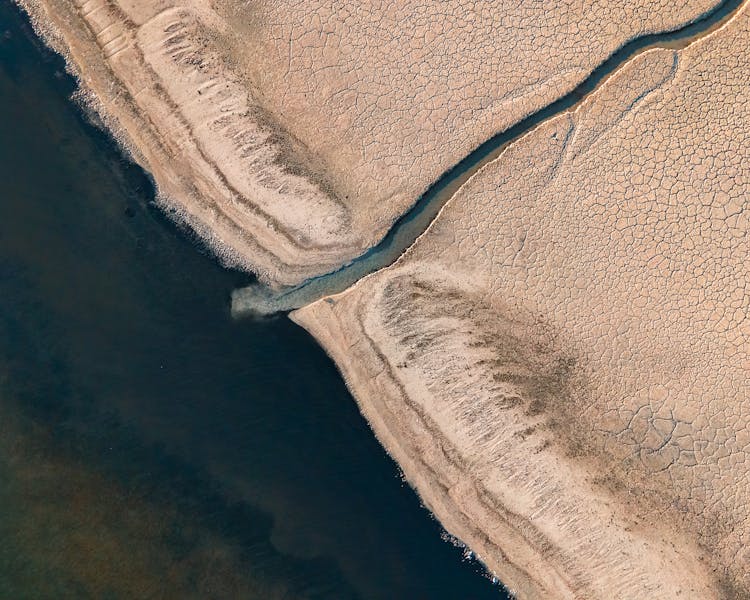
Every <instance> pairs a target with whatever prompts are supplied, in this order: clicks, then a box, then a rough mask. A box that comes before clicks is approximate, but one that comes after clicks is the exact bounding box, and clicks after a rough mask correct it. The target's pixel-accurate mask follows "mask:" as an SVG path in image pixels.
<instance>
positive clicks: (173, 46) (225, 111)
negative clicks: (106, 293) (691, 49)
mask: <svg viewBox="0 0 750 600" xmlns="http://www.w3.org/2000/svg"><path fill="white" fill-rule="evenodd" d="M20 1H21V2H22V3H23V4H24V5H25V6H26V7H27V8H28V9H29V11H30V12H31V13H32V15H33V16H34V17H35V19H36V22H37V25H38V28H39V29H41V30H42V31H46V32H47V37H48V39H50V40H52V43H53V44H54V45H55V46H56V47H57V48H59V49H61V50H62V51H64V52H66V53H67V55H68V56H69V58H70V59H71V62H72V63H74V64H75V65H76V66H77V67H78V69H79V71H80V73H81V74H82V80H83V82H84V83H85V86H86V88H87V89H88V91H89V92H91V93H92V96H94V97H95V99H96V100H95V102H96V104H98V108H99V110H100V112H102V113H103V114H104V115H105V117H106V119H107V121H108V122H109V124H110V126H111V127H112V128H113V129H114V130H115V131H116V132H117V134H118V136H119V137H120V138H121V139H123V140H124V141H125V142H126V143H127V144H128V145H129V147H130V149H131V150H132V152H133V154H134V156H135V157H136V158H137V159H138V160H139V161H140V162H141V163H142V164H143V165H144V166H145V167H146V168H147V169H148V170H149V171H150V172H151V173H152V174H153V175H154V178H155V180H156V182H157V184H158V187H159V190H160V192H161V193H162V196H163V200H164V202H165V203H166V204H167V205H168V206H170V207H171V209H172V210H173V211H175V213H176V214H177V215H178V216H179V217H180V218H182V219H184V220H185V221H186V222H188V223H190V224H191V225H192V226H193V227H194V228H195V230H196V231H198V232H199V233H200V234H201V235H202V236H204V238H206V239H207V240H208V241H209V243H210V244H212V245H213V246H214V248H215V249H216V250H217V252H218V253H219V254H220V255H222V256H223V257H224V259H225V260H226V261H227V262H229V263H234V264H239V265H242V266H245V267H248V268H250V269H251V270H253V271H254V272H256V273H257V274H258V275H259V277H260V278H261V279H262V280H263V281H264V282H265V283H268V284H272V285H294V284H298V283H300V282H301V281H303V280H305V279H307V278H310V277H312V276H315V275H319V274H322V273H325V272H329V271H331V270H333V269H335V268H337V267H339V266H340V265H342V264H344V263H346V262H347V261H349V260H351V259H352V258H354V257H356V256H358V255H359V254H361V253H362V252H364V251H365V250H366V249H367V248H369V247H371V246H372V245H373V244H375V243H376V242H377V241H379V240H380V239H381V238H382V237H383V235H384V234H385V233H386V231H387V230H388V228H389V227H390V225H392V223H393V222H394V220H395V219H396V218H397V217H398V216H399V215H401V214H402V213H403V212H404V211H405V210H406V209H407V208H408V207H409V206H411V205H412V204H413V203H414V202H415V201H416V199H417V197H418V196H419V195H420V194H421V193H422V192H423V191H424V190H425V189H426V188H427V187H428V186H429V184H430V183H431V182H433V181H434V180H435V179H437V178H438V177H439V176H440V175H441V173H443V172H444V171H446V170H447V169H448V168H450V167H451V166H452V165H454V164H455V163H457V162H458V161H459V160H460V159H461V158H462V157H463V156H465V155H466V154H467V153H468V152H470V151H471V150H472V149H474V148H475V147H476V146H478V145H479V144H480V143H482V142H483V141H485V140H486V139H488V138H489V137H491V136H492V135H493V134H494V133H497V132H499V131H502V130H504V129H506V128H507V127H509V126H510V125H512V124H514V123H516V122H517V121H519V120H520V119H522V118H523V117H525V116H527V115H528V114H530V113H532V112H534V111H535V110H537V109H539V108H541V107H543V106H545V105H547V104H549V103H550V102H551V101H553V100H554V99H556V98H558V97H560V96H563V95H564V94H565V93H566V92H568V91H570V90H571V89H573V88H574V87H575V86H576V84H578V83H580V82H581V80H583V79H584V78H585V77H586V76H587V75H588V74H589V73H590V72H591V71H592V70H593V69H594V68H595V67H596V66H597V65H598V64H600V63H601V62H602V61H603V60H604V59H606V57H607V56H609V55H610V54H611V53H612V52H613V51H615V50H616V49H617V48H618V47H620V46H622V45H623V44H624V43H626V42H627V41H628V40H630V39H633V38H635V37H638V36H640V35H643V34H646V33H653V32H660V31H665V30H671V29H674V28H677V27H680V26H681V25H684V24H685V23H687V22H689V21H691V20H693V19H695V18H697V17H699V16H700V15H702V14H704V13H705V12H706V11H708V10H709V9H711V8H713V7H714V6H715V5H716V4H718V0H690V1H685V2H679V3H677V4H675V3H673V2H668V1H666V0H661V1H654V0H637V1H634V2H628V3H610V2H603V1H601V0H575V1H573V2H558V1H556V2H552V3H550V2H546V3H520V2H508V1H500V0H496V1H494V2H491V1H486V0H485V1H475V2H468V3H467V2H459V1H457V0H451V1H449V2H436V1H425V0H420V1H418V2H410V3H399V2H373V1H367V2H358V3H338V2H330V1H324V0H306V1H305V2H299V1H298V2H290V1H285V2H265V1H257V2H244V1H239V0H219V1H213V2H210V1H209V0H184V1H181V2H179V1H172V0H20Z"/></svg>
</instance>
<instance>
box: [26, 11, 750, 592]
mask: <svg viewBox="0 0 750 600" xmlns="http://www.w3.org/2000/svg"><path fill="white" fill-rule="evenodd" d="M24 4H25V6H26V8H27V10H28V11H29V12H30V14H31V15H32V17H33V18H34V20H35V23H36V26H37V28H38V30H39V31H40V32H42V33H43V35H45V37H46V38H47V40H48V41H49V42H50V43H51V44H52V45H53V46H55V47H56V48H57V49H58V50H59V51H61V52H63V53H64V54H66V56H67V57H68V58H69V61H70V64H71V68H73V69H74V70H76V72H77V73H78V75H79V77H80V79H81V81H82V85H83V89H84V91H85V93H86V94H88V98H89V101H90V102H91V103H92V105H93V106H94V107H95V108H96V109H97V110H98V111H99V112H100V114H101V115H102V116H103V118H104V120H105V122H106V123H107V124H108V126H109V127H110V128H111V129H112V130H113V131H114V132H115V134H116V135H117V136H118V138H119V139H120V140H121V141H122V143H123V144H124V145H126V147H127V148H128V149H129V150H130V152H131V153H132V154H133V156H134V157H135V159H136V160H138V161H139V162H140V163H141V164H142V165H143V166H144V167H145V168H146V169H148V170H149V172H150V173H152V174H153V176H154V179H155V181H156V183H157V185H158V188H159V192H160V196H161V201H162V202H163V204H164V205H165V207H166V208H168V209H169V210H170V211H172V212H173V213H174V214H175V216H176V218H179V219H181V220H183V221H185V222H186V223H188V224H189V225H190V226H191V227H193V228H194V229H195V231H197V232H198V233H199V234H200V235H201V236H203V238H204V239H205V240H206V241H207V242H208V243H209V244H211V245H212V246H213V248H214V249H215V250H216V252H217V254H219V255H220V256H221V257H222V259H223V260H225V261H226V262H227V263H229V264H236V265H239V266H242V267H245V268H247V269H249V270H252V271H253V272H255V273H256V274H258V276H259V277H260V278H261V280H262V281H263V282H264V283H266V284H269V285H272V286H291V285H296V284H299V283H301V282H303V281H304V280H305V279H308V278H310V277H313V276H316V275H320V274H322V273H326V272H328V271H330V270H332V269H335V268H337V267H339V266H341V265H342V264H345V263H346V262H348V261H350V260H352V259H353V258H355V257H356V256H358V255H359V254H361V253H362V252H364V251H365V250H367V249H368V248H370V247H371V246H373V245H374V244H375V243H377V241H378V240H380V239H381V238H382V237H383V235H384V234H385V233H386V232H387V231H388V229H389V227H390V226H391V225H392V224H393V222H394V221H395V220H396V219H397V218H398V217H399V216H400V215H401V214H403V213H404V212H405V211H406V210H408V208H409V207H410V206H411V205H413V204H414V202H415V200H416V199H417V197H419V195H420V194H421V193H422V192H423V191H424V190H425V189H426V188H427V187H428V186H429V185H430V184H431V183H432V182H434V181H435V180H436V179H437V178H439V177H440V175H441V174H442V173H443V172H445V171H446V170H447V169H449V168H450V167H451V166H452V165H454V164H456V163H457V162H458V161H459V160H461V158H462V157H464V156H465V155H466V154H467V153H468V152H470V151H471V150H472V149H474V148H476V147H477V146H478V145H479V144H481V143H482V142H483V141H485V140H486V139H488V138H489V137H491V136H492V135H494V134H495V133H497V132H499V131H502V130H504V129H507V128H508V127H509V126H511V125H512V124H514V123H516V122H518V121H519V120H521V119H523V118H524V117H525V116H527V115H529V114H531V113H533V112H535V111H536V110H538V109H540V108H542V107H544V106H546V105H548V104H549V103H551V102H552V101H554V100H555V99H557V98H559V97H561V96H563V95H565V94H566V93H568V92H569V91H570V90H571V89H573V88H575V86H576V85H577V84H578V83H580V82H581V81H582V80H583V79H585V78H586V77H587V76H588V75H589V74H590V73H591V71H592V70H593V69H594V68H595V67H596V66H597V65H598V64H600V63H601V62H602V61H603V60H605V59H606V58H607V57H608V56H609V55H611V54H612V53H613V52H614V51H615V50H616V49H617V48H619V47H621V46H622V45H623V44H624V43H626V42H627V41H628V40H631V39H633V38H635V37H638V36H641V35H643V34H646V33H650V32H660V31H666V30H671V29H674V28H676V27H680V26H681V25H684V24H685V23H687V22H690V21H691V20H693V19H695V18H697V17H699V16H700V15H702V14H704V13H705V12H706V11H708V10H710V9H711V8H712V7H714V6H715V5H716V4H718V2H716V1H711V2H709V1H700V2H699V1H691V2H683V3H679V4H677V5H675V4H674V3H668V2H645V1H638V2H631V3H626V4H623V5H615V4H610V3H603V2H580V1H579V2H574V3H553V4H550V3H543V4H539V5H537V4H532V3H529V4H527V5H524V4H523V3H518V4H516V3H510V2H474V3H471V4H466V3H463V2H457V1H449V2H441V3H428V2H417V3H409V4H408V5H407V4H405V3H404V4H403V5H402V4H397V3H396V4H392V5H391V4H380V3H375V2H365V3H358V4H356V5H348V4H344V5H341V4H339V3H324V2H322V1H318V0H313V1H310V2H304V3H301V2H300V3H290V2H281V3H270V2H268V3H267V2H256V3H241V2H233V1H229V0H222V1H221V2H213V3H209V2H208V1H207V0H206V1H204V0H192V1H189V2H183V3H181V4H174V3H171V2H158V1H151V2H146V1H145V0H89V1H87V2H81V1H79V0H76V1H69V0H24ZM748 13H749V11H748V9H747V6H745V7H744V8H743V9H741V11H740V12H739V13H738V14H737V15H736V16H735V17H733V18H732V20H730V21H729V23H727V24H726V25H724V26H722V27H721V28H719V29H718V30H716V31H713V32H712V33H710V34H709V35H706V36H705V37H702V38H701V39H699V40H697V41H696V42H694V43H693V44H691V45H689V46H687V47H686V48H684V49H681V50H679V51H678V50H651V51H647V52H644V53H642V54H640V55H638V56H636V57H635V58H633V59H632V60H631V61H629V62H628V63H627V64H626V65H624V66H623V67H622V68H620V69H619V70H617V71H616V72H615V73H614V74H613V75H612V76H611V77H609V78H608V79H607V81H606V82H605V83H604V84H603V85H602V86H601V87H600V88H599V89H597V90H596V92H594V93H593V94H592V95H591V96H590V97H589V98H587V99H586V100H584V102H583V103H582V104H581V105H580V106H579V107H577V108H576V109H575V110H574V111H569V112H566V113H563V114H560V115H559V116H557V117H555V118H553V119H551V120H549V121H546V122H544V123H542V124H541V125H540V126H539V127H537V128H536V129H535V130H533V131H532V132H530V133H529V134H527V135H526V136H524V137H523V138H521V139H520V140H518V141H517V142H515V143H513V144H512V145H511V146H510V147H509V148H508V149H507V150H506V151H504V152H503V154H502V155H501V156H500V157H499V158H498V159H496V160H495V161H493V162H491V163H490V164H488V165H486V166H485V167H484V168H482V169H481V170H480V171H479V172H478V173H476V174H475V175H474V176H473V177H472V178H471V179H470V180H469V181H468V182H467V183H466V184H465V185H464V186H463V187H462V188H461V189H460V190H459V192H458V193H457V194H456V195H455V196H454V197H453V198H452V199H451V200H450V201H449V202H448V204H447V205H446V206H445V207H444V208H443V210H442V211H441V213H440V215H439V216H438V218H437V219H436V220H435V222H434V223H433V224H432V225H431V226H430V228H429V229H428V230H427V231H426V232H425V233H424V234H423V235H422V236H421V237H420V239H419V240H418V241H417V242H416V243H415V244H414V245H413V246H412V247H411V248H409V249H408V250H407V251H406V252H405V254H404V255H403V256H402V257H401V259H400V260H399V261H398V262H397V263H396V264H394V265H393V266H391V267H389V268H387V269H384V270H382V271H379V272H378V273H376V274H374V275H372V276H369V277H367V278H365V279H363V280H361V281H360V282H359V283H358V284H356V285H355V286H353V287H352V288H351V289H349V290H347V291H346V292H344V293H342V294H338V295H335V296H330V297H326V298H324V299H322V300H320V301H318V302H316V303H314V304H312V305H310V306H308V307H305V308H303V309H301V310H299V311H296V312H295V313H293V315H292V317H293V319H294V320H295V321H297V322H298V323H300V324H301V325H302V326H304V327H305V328H306V329H308V330H309V331H310V332H311V333H312V334H313V335H314V336H315V337H316V338H317V339H318V340H319V341H320V342H321V344H322V345H323V346H324V347H325V348H326V350H327V351H328V353H329V354H330V355H331V356H332V357H333V358H334V360H335V361H336V363H337V365H338V367H339V368H340V370H341V371H342V373H343V374H344V377H345V379H346V381H347V383H348V385H349V387H350V389H351V390H352V392H353V394H354V396H355V397H356V399H357V401H358V403H359V406H360V408H361V410H362V412H363V414H364V415H365V416H366V418H367V419H368V421H369V422H370V424H371V425H372V427H373V429H374V431H375V433H376V435H377V436H378V438H379V439H380V441H381V442H382V443H383V445H384V446H385V448H386V449H387V450H388V452H389V453H390V454H391V455H392V456H393V457H394V459H396V461H397V462H398V463H399V465H400V466H401V468H402V469H403V472H404V474H405V476H406V478H407V479H408V481H409V482H410V483H411V485H412V486H414V487H415V489H416V490H417V492H418V493H419V495H420V497H421V498H422V500H423V502H424V503H425V505H426V506H427V507H428V508H429V509H430V510H431V511H432V512H433V513H434V514H435V515H436V516H437V517H438V519H439V520H440V522H441V523H442V524H443V526H444V527H445V528H446V529H447V531H449V532H450V533H451V534H453V535H455V536H456V537H457V538H459V539H460V540H462V541H463V542H465V543H466V544H467V545H468V546H469V547H470V548H471V549H472V550H474V551H475V552H476V553H477V555H478V556H479V557H480V558H481V560H482V561H483V562H484V563H485V564H486V565H487V567H488V569H489V570H490V571H492V572H493V573H495V574H497V575H498V577H499V578H500V580H501V581H502V582H503V583H504V584H506V585H507V586H508V587H509V588H510V589H512V590H514V591H515V592H516V593H517V594H518V597H519V598H540V599H541V598H545V599H546V598H586V599H589V598H602V599H610V598H622V599H626V598H627V599H639V598H644V599H646V598H648V599H654V598H701V599H703V598H750V580H749V579H748V573H750V552H749V551H748V548H749V547H750V503H748V501H747V498H748V497H750V459H749V458H748V455H747V453H748V452H750V399H749V398H748V389H749V386H748V383H750V381H749V378H750V356H749V353H750V347H749V344H748V336H750V326H749V325H748V323H750V321H749V320H748V311H749V310H750V301H749V300H748V283H747V274H748V269H747V266H746V263H747V259H748V250H749V249H750V248H748V238H747V231H748V218H749V215H750V213H748V197H749V196H750V171H748V166H747V165H748V164H750V105H749V104H748V102H750V84H749V83H748V81H750V56H749V55H748V40H749V39H750V16H749V14H748Z"/></svg>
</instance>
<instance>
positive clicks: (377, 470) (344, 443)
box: [0, 0, 503, 600]
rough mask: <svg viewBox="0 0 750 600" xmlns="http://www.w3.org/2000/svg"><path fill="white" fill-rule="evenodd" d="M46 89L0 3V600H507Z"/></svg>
mask: <svg viewBox="0 0 750 600" xmlns="http://www.w3.org/2000/svg"><path fill="white" fill-rule="evenodd" d="M63 68H64V65H63V62H62V60H61V59H60V58H59V57H57V56H55V55H53V54H52V53H50V52H49V51H47V50H46V49H45V48H43V47H42V45H41V44H40V43H39V42H38V41H37V40H36V39H35V38H34V36H33V34H32V32H31V29H30V27H29V25H28V23H27V21H26V19H25V17H24V16H23V15H22V14H21V13H20V11H19V10H18V9H17V8H16V7H15V6H14V5H12V4H11V3H10V2H8V0H0V182H2V187H1V188H0V540H2V543H1V544H0V598H8V599H13V600H22V599H25V598H29V599H34V600H38V599H47V598H49V599H55V600H60V599H65V598H76V599H80V598H139V599H140V598H177V599H186V598H200V599H208V598H242V599H244V598H248V599H253V598H259V599H264V600H265V599H269V600H272V599H274V598H373V599H376V598H383V599H388V600H392V599H399V598H405V599H420V598H424V599H441V598H445V599H462V600H464V599H465V600H472V599H477V600H479V599H484V598H492V599H497V598H502V597H503V593H502V591H501V589H500V588H499V587H498V586H495V585H492V583H491V582H490V581H489V580H488V579H487V578H486V577H485V576H484V574H483V573H482V572H481V569H480V567H479V565H478V564H477V563H476V562H471V561H465V560H463V559H462V551H461V550H460V549H459V548H456V547H454V546H453V545H451V544H450V543H447V542H445V541H443V540H442V539H441V533H442V532H441V528H440V526H439V525H438V524H437V523H436V522H435V521H434V520H432V519H431V517H430V516H429V514H428V513H427V511H426V510H424V509H423V508H422V507H421V506H420V504H419V501H418V499H417V497H416V495H415V494H414V492H413V491H412V490H411V489H410V488H409V487H408V486H406V485H405V484H404V483H403V482H402V481H401V480H400V478H399V473H398V470H397V467H396V465H395V464H394V463H393V462H392V461H391V460H390V458H389V457H388V456H387V455H386V454H385V453H384V451H383V450H382V448H381V447H380V446H379V444H378V443H377V441H376V440H375V438H374V436H373V435H372V433H371V431H370V429H369V428H368V426H367V424H366V423H365V421H364V419H363V418H362V417H361V415H360V414H359V412H358V410H357V408H356V405H355V403H354V400H353V399H352V397H351V395H350V394H349V393H348V391H347V389H346V387H345V386H344V384H343V382H342V380H341V377H340V376H339V374H338V372H337V371H336V369H335V367H334V365H333V364H332V362H331V361H330V360H329V359H328V357H327V356H326V355H325V354H324V352H323V351H322V350H321V349H320V348H319V347H318V346H317V345H316V343H315V342H314V340H313V339H312V338H311V337H310V336H309V335H308V334H307V333H305V332H304V331H303V330H302V329H300V328H298V327H297V326H295V325H294V324H293V323H291V322H290V321H289V320H288V319H286V318H285V317H278V318H272V319H265V320H240V321H236V320H233V319H232V318H231V315H230V306H229V301H230V293H231V290H233V289H235V288H237V287H239V286H242V285H246V284H248V283H249V277H247V276H246V275H242V274H239V273H236V272H231V271H227V270H225V269H223V268H221V267H220V266H219V265H218V264H217V263H216V262H215V261H214V260H213V259H212V258H211V257H210V256H209V255H207V254H205V253H204V252H202V251H201V246H200V244H199V243H197V242H196V241H195V240H193V239H192V238H191V236H190V235H189V234H188V233H187V232H183V231H180V230H179V229H178V228H177V227H175V226H174V225H173V224H172V223H171V222H170V221H169V220H167V219H166V218H164V216H163V215H162V214H161V213H160V212H159V210H158V209H156V208H155V207H154V206H153V188H152V185H151V183H150V181H149V179H148V178H147V177H146V176H145V175H144V173H143V172H142V171H141V170H140V169H139V168H138V167H136V166H134V165H132V164H131V163H130V162H128V161H127V160H125V159H124V158H123V156H122V155H121V153H120V152H119V151H118V149H117V147H116V146H115V145H114V144H113V143H112V141H111V139H110V138H109V137H108V136H107V135H106V134H104V133H102V132H101V131H99V130H97V129H96V128H94V127H92V126H91V125H90V124H88V123H87V121H86V119H85V118H84V116H83V114H82V112H81V111H80V110H79V109H78V108H77V107H76V106H75V105H74V104H73V103H71V102H70V101H69V96H70V94H71V93H72V92H73V90H74V83H73V81H72V80H71V78H70V77H68V76H67V75H65V74H64V71H63Z"/></svg>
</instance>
